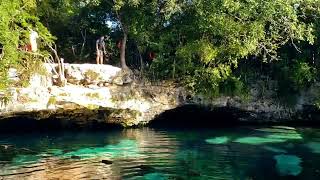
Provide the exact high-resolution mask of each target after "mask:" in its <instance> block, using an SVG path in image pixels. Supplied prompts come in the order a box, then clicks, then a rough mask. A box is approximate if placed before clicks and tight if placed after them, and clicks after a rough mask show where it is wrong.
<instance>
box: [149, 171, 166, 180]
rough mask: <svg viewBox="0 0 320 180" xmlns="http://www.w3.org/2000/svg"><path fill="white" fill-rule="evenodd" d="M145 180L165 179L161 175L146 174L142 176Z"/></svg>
mask: <svg viewBox="0 0 320 180" xmlns="http://www.w3.org/2000/svg"><path fill="white" fill-rule="evenodd" d="M143 179H145V180H166V179H167V177H166V176H165V175H164V174H162V173H157V172H155V173H148V174H145V175H144V176H143Z"/></svg>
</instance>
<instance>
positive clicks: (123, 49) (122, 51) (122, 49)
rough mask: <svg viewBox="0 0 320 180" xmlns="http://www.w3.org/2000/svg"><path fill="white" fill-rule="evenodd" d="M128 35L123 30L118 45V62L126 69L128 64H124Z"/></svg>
mask: <svg viewBox="0 0 320 180" xmlns="http://www.w3.org/2000/svg"><path fill="white" fill-rule="evenodd" d="M127 39H128V35H127V33H126V32H125V31H123V39H122V41H121V46H120V63H121V68H122V69H127V68H128V66H127V64H126V44H127Z"/></svg>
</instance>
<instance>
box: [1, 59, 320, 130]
mask: <svg viewBox="0 0 320 180" xmlns="http://www.w3.org/2000/svg"><path fill="white" fill-rule="evenodd" d="M44 66H45V69H46V71H47V73H46V75H37V74H35V75H33V76H32V77H31V78H30V85H29V86H28V87H24V88H22V87H19V88H18V87H12V88H10V89H9V93H6V94H10V96H11V99H10V101H8V102H6V103H0V121H10V119H13V118H20V119H23V118H32V119H37V120H43V119H50V120H53V121H59V122H62V124H70V123H71V124H75V125H79V126H90V125H92V124H97V123H98V124H99V123H100V124H101V123H102V124H116V125H121V126H124V127H129V126H136V125H145V124H147V123H148V122H149V121H151V120H152V119H154V118H155V117H158V115H160V114H162V113H164V112H166V111H168V110H172V109H175V108H177V107H181V106H184V105H190V104H193V105H197V106H201V107H206V108H207V109H209V111H212V112H218V113H220V115H221V114H223V113H224V112H225V113H226V114H228V116H226V117H225V118H234V119H237V120H239V121H242V122H262V123H265V122H279V121H280V122H281V121H294V120H303V121H304V120H318V119H319V120H320V118H319V117H320V116H319V110H318V109H317V108H316V107H315V105H314V104H315V101H316V100H317V98H318V94H320V92H319V91H320V88H319V85H315V86H313V87H311V88H310V89H309V90H307V91H305V92H304V93H301V94H299V95H297V97H296V102H294V103H293V104H292V105H290V106H289V105H287V104H285V103H281V102H280V101H278V100H277V98H275V96H276V91H275V89H276V88H277V87H276V85H275V84H276V83H275V82H269V83H268V84H267V86H265V87H264V90H262V89H261V87H260V86H259V84H253V85H252V87H251V88H250V89H251V91H250V98H248V99H246V100H244V99H242V98H239V97H226V96H224V97H219V98H206V97H204V96H201V95H191V94H188V92H187V91H186V90H184V88H182V87H179V86H176V85H175V84H173V83H168V82H165V83H159V84H161V85H154V84H151V83H147V82H145V81H143V82H142V81H139V80H137V79H135V76H134V75H133V73H132V72H131V71H128V70H127V71H123V70H121V69H120V68H117V67H113V66H110V65H95V64H65V71H64V72H65V77H66V80H67V84H66V85H65V86H63V87H60V86H57V85H56V83H57V78H56V77H55V75H54V74H53V72H54V70H55V68H56V65H51V64H44ZM10 76H12V77H11V79H12V80H13V81H19V78H18V76H19V75H18V74H15V71H14V70H11V75H10ZM262 92H263V93H264V94H263V96H262V95H261V93H262ZM0 96H1V95H0ZM2 96H3V95H2ZM195 113H196V112H195ZM220 115H219V118H221V119H222V120H223V117H221V116H220ZM213 116H214V115H213ZM21 117H23V118H21Z"/></svg>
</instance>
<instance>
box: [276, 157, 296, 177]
mask: <svg viewBox="0 0 320 180" xmlns="http://www.w3.org/2000/svg"><path fill="white" fill-rule="evenodd" d="M274 159H275V160H276V161H277V163H276V168H277V170H278V172H279V174H280V175H281V176H288V175H292V176H297V175H299V174H300V173H301V171H302V167H301V165H300V163H301V162H302V160H301V158H299V157H298V156H295V155H276V156H274Z"/></svg>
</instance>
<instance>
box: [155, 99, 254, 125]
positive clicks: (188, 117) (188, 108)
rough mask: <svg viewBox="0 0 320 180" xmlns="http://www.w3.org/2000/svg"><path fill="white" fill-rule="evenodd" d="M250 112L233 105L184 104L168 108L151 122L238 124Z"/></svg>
mask: <svg viewBox="0 0 320 180" xmlns="http://www.w3.org/2000/svg"><path fill="white" fill-rule="evenodd" d="M248 116H249V113H248V112H245V111H242V110H239V109H237V108H232V107H215V108H209V107H205V106H199V105H193V104H190V105H183V106H179V107H177V108H175V109H171V110H167V111H165V112H163V113H162V114H160V115H158V116H157V117H156V118H155V119H154V120H152V121H151V122H150V126H151V127H215V126H238V125H240V124H241V121H240V118H245V117H248Z"/></svg>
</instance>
